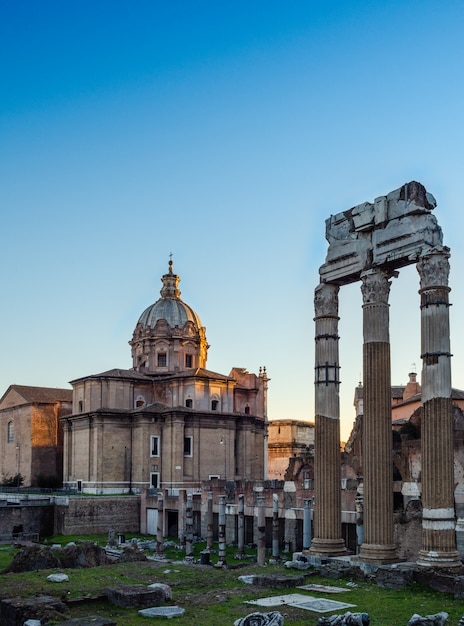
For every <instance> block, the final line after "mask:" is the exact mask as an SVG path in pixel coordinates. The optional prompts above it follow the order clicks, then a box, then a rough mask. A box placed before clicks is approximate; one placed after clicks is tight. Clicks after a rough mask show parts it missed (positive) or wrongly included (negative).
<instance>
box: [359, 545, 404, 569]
mask: <svg viewBox="0 0 464 626" xmlns="http://www.w3.org/2000/svg"><path fill="white" fill-rule="evenodd" d="M358 559H359V560H360V561H367V562H368V563H375V564H376V565H387V564H388V563H398V561H399V560H400V559H399V558H398V554H397V552H396V546H395V545H381V544H375V543H363V544H362V546H361V548H360V550H359V556H358Z"/></svg>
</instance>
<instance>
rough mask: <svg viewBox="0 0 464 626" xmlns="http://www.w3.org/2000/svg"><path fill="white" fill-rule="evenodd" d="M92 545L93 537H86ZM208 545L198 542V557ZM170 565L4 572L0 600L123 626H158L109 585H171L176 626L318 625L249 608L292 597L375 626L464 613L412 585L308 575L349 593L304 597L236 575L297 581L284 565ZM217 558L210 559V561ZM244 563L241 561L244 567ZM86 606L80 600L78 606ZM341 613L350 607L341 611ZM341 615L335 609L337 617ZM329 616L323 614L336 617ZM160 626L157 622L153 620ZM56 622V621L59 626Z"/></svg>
mask: <svg viewBox="0 0 464 626" xmlns="http://www.w3.org/2000/svg"><path fill="white" fill-rule="evenodd" d="M71 539H74V540H77V538H70V537H54V538H53V539H52V540H49V541H48V543H62V544H63V545H65V544H66V543H67V542H68V541H70V540H71ZM85 539H86V540H87V539H89V538H88V537H86V538H85ZM92 539H93V540H95V541H96V542H97V543H99V544H100V545H105V544H106V537H92ZM202 548H204V544H196V546H195V551H196V554H197V555H198V554H199V552H200V550H201V549H202ZM15 551H16V549H15V548H13V547H12V546H0V568H4V567H5V566H6V565H8V564H9V563H10V562H11V560H12V558H13V556H14V553H15ZM233 556H234V550H233V549H232V550H231V551H229V553H228V563H230V564H231V566H233V565H237V564H238V563H239V562H238V561H234V559H233ZM167 557H168V560H167V561H166V562H155V561H141V562H130V563H116V564H114V565H106V566H101V567H95V568H87V569H72V570H59V571H63V572H65V573H66V574H68V576H69V581H68V582H64V583H51V582H49V581H47V576H48V574H50V573H52V572H53V571H58V570H43V571H38V572H27V573H21V574H1V579H0V583H1V584H0V598H11V597H17V596H21V597H30V596H34V595H37V594H47V595H52V596H55V597H59V598H62V599H63V600H66V601H68V602H69V601H75V602H71V604H70V610H69V614H68V615H67V617H68V618H69V617H85V616H89V615H100V616H104V617H108V618H112V619H113V620H114V621H115V622H117V624H118V626H133V625H135V624H137V625H138V626H141V625H142V624H144V623H153V620H152V619H150V618H143V617H140V616H139V615H138V613H137V609H121V608H118V607H114V606H112V605H110V604H109V603H107V602H106V601H105V600H103V599H102V596H103V595H104V591H105V588H106V587H109V586H115V585H119V584H124V583H139V584H140V583H143V584H146V585H148V584H151V583H153V582H164V583H167V584H168V585H170V586H171V588H172V593H173V600H172V602H169V603H168V604H175V605H178V606H181V607H183V608H185V609H186V611H185V614H184V616H182V617H177V618H175V623H176V624H179V626H183V625H190V626H199V625H205V626H226V625H228V624H233V623H234V621H235V620H236V619H238V618H240V617H244V616H246V615H248V614H249V613H253V612H254V611H263V612H266V611H271V610H277V611H279V612H280V613H281V614H282V615H283V616H284V619H285V624H286V625H287V624H293V625H294V626H303V625H305V626H308V625H315V624H317V621H318V618H319V617H320V616H321V614H317V613H313V612H311V611H306V610H304V609H298V608H295V607H290V606H280V607H273V608H261V607H256V606H254V605H247V604H245V603H244V602H245V601H246V600H253V599H257V598H262V597H267V596H273V595H282V594H287V593H303V594H304V593H307V594H308V595H312V596H315V597H318V598H326V599H332V600H337V601H342V602H347V603H350V604H355V605H356V607H354V608H352V609H346V610H351V611H352V612H358V611H363V612H366V613H368V614H369V615H370V617H371V625H372V626H403V625H404V626H406V625H407V623H408V621H409V619H410V618H411V616H412V615H413V614H414V613H419V614H420V615H430V614H434V613H438V612H439V611H446V612H447V613H449V621H448V624H449V626H457V625H458V622H459V619H460V618H461V616H462V615H463V614H464V602H463V601H462V600H456V599H454V598H453V597H452V596H451V595H448V594H442V593H438V592H434V591H430V590H429V589H426V588H423V587H421V586H420V585H417V584H412V585H410V586H409V587H407V588H405V589H403V590H400V591H398V590H388V589H381V588H379V587H377V585H376V584H375V583H372V582H357V583H356V584H357V587H355V588H353V587H350V586H347V583H349V582H351V581H350V580H349V579H337V580H329V579H326V578H322V577H321V576H319V575H314V574H312V572H311V570H310V571H309V572H308V577H307V579H306V582H307V583H308V584H309V583H315V584H324V585H333V586H337V587H344V588H346V589H347V592H346V593H342V594H336V595H335V594H325V593H320V592H311V593H310V592H304V591H301V590H300V589H297V588H289V589H283V590H282V589H263V588H257V587H254V586H252V585H247V584H244V583H242V582H241V581H240V580H239V579H238V577H239V576H241V575H244V574H252V573H254V574H280V575H288V576H292V575H295V574H297V573H299V572H297V571H296V570H286V569H285V568H284V567H283V565H266V566H264V567H259V566H258V565H256V564H254V563H246V564H245V566H244V567H240V568H238V569H216V568H214V567H211V566H205V565H188V564H185V563H183V562H182V559H183V557H184V552H183V551H182V550H178V549H175V548H171V549H170V550H169V551H167ZM216 560H217V556H215V555H213V557H212V562H215V561H216ZM240 564H241V565H244V563H243V561H241V562H240ZM78 600H82V601H81V602H77V601H78ZM338 612H339V613H344V612H345V609H343V610H342V611H338ZM334 613H337V611H334ZM332 614H333V613H326V614H325V615H332ZM155 622H156V620H155ZM55 623H58V622H55Z"/></svg>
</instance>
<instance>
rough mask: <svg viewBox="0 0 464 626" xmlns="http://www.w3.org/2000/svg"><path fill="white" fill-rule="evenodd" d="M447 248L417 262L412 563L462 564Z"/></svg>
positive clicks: (441, 565)
mask: <svg viewBox="0 0 464 626" xmlns="http://www.w3.org/2000/svg"><path fill="white" fill-rule="evenodd" d="M448 259H449V251H448V249H447V248H437V249H436V250H434V251H432V252H431V253H429V254H427V255H424V256H423V257H422V258H421V259H420V260H419V262H418V263H417V271H418V272H419V276H420V287H421V288H420V291H419V293H420V296H421V352H422V354H421V358H422V404H423V411H424V412H423V418H422V434H421V438H422V504H423V517H422V549H421V551H420V553H419V559H418V561H417V563H418V564H419V565H423V566H433V567H437V566H438V567H458V566H460V565H461V562H460V560H459V554H458V552H457V546H456V532H455V512H454V450H453V405H452V401H451V352H450V329H449V291H450V289H449V287H448V275H449V261H448Z"/></svg>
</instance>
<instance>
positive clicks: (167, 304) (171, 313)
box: [138, 274, 202, 330]
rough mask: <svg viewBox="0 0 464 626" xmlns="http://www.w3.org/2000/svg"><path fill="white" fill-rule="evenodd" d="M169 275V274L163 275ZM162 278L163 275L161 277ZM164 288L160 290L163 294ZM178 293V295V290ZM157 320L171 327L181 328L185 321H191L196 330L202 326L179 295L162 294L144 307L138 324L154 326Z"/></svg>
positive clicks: (146, 326)
mask: <svg viewBox="0 0 464 626" xmlns="http://www.w3.org/2000/svg"><path fill="white" fill-rule="evenodd" d="M165 276H168V277H169V274H167V275H165ZM163 278H164V277H163ZM163 291H164V288H163V289H162V290H161V295H162V294H163ZM178 292H179V295H180V291H178ZM159 320H166V322H167V323H168V324H169V326H170V327H171V328H175V327H176V326H178V327H179V328H182V327H183V326H184V324H185V323H186V322H192V323H193V324H194V326H195V328H196V330H198V329H199V328H201V327H202V324H201V321H200V318H199V317H198V315H197V314H196V313H195V311H194V310H193V309H192V307H190V306H189V305H188V304H186V303H185V302H183V301H182V300H181V299H180V298H179V297H169V296H163V297H161V298H160V299H159V300H157V301H156V302H155V303H154V304H152V305H150V306H149V307H147V308H146V309H145V311H144V312H143V313H142V315H141V316H140V317H139V321H138V324H141V325H142V326H143V327H144V328H155V326H156V324H157V322H158V321H159Z"/></svg>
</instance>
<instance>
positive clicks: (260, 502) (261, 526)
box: [256, 495, 266, 565]
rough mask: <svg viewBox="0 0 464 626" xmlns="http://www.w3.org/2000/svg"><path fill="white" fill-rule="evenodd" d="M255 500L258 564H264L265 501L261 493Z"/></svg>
mask: <svg viewBox="0 0 464 626" xmlns="http://www.w3.org/2000/svg"><path fill="white" fill-rule="evenodd" d="M256 500H257V508H258V565H264V564H265V562H266V508H265V504H266V503H265V499H264V496H262V495H259V496H258V497H257V498H256Z"/></svg>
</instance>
